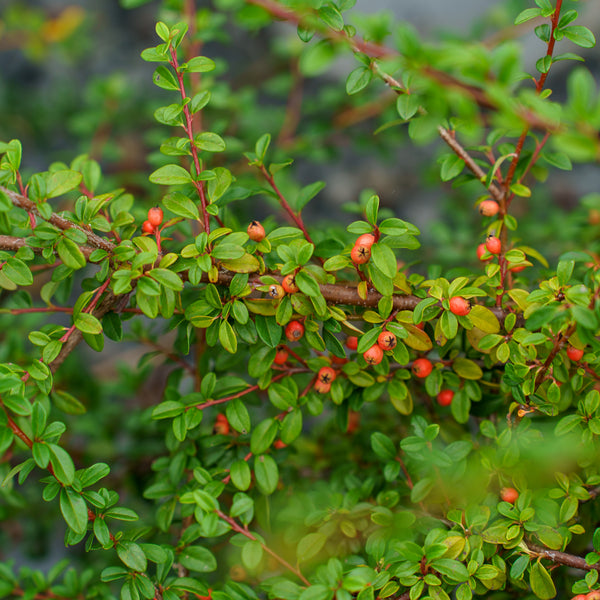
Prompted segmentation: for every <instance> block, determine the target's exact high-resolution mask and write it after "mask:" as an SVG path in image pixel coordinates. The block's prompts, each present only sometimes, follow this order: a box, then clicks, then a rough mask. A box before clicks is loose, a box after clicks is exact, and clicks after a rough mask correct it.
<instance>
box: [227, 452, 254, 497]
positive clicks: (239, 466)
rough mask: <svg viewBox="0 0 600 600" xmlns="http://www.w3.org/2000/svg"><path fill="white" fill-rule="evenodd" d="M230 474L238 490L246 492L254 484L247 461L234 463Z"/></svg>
mask: <svg viewBox="0 0 600 600" xmlns="http://www.w3.org/2000/svg"><path fill="white" fill-rule="evenodd" d="M229 474H230V475H231V483H233V485H235V487H236V488H237V489H238V490H242V492H245V491H246V490H247V489H248V488H249V487H250V484H251V483H252V472H251V471H250V466H249V465H248V463H247V462H246V461H245V460H242V459H240V460H236V461H235V462H234V463H232V465H231V468H230V470H229Z"/></svg>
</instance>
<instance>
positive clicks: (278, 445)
mask: <svg viewBox="0 0 600 600" xmlns="http://www.w3.org/2000/svg"><path fill="white" fill-rule="evenodd" d="M286 446H287V444H286V443H285V442H282V441H281V440H275V441H274V442H273V448H275V449H276V450H281V449H282V448H285V447H286Z"/></svg>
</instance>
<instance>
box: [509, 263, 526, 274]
mask: <svg viewBox="0 0 600 600" xmlns="http://www.w3.org/2000/svg"><path fill="white" fill-rule="evenodd" d="M526 268H527V265H516V266H515V267H511V268H510V269H509V271H510V272H511V273H520V272H521V271H523V270H524V269H526Z"/></svg>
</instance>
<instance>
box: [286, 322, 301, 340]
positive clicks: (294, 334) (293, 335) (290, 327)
mask: <svg viewBox="0 0 600 600" xmlns="http://www.w3.org/2000/svg"><path fill="white" fill-rule="evenodd" d="M303 335H304V325H302V323H300V321H290V322H289V323H288V324H287V325H286V326H285V337H286V338H287V339H288V340H289V341H290V342H297V341H298V340H299V339H300V338H301V337H302V336H303Z"/></svg>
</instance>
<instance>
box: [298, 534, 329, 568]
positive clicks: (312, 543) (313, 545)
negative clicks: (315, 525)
mask: <svg viewBox="0 0 600 600" xmlns="http://www.w3.org/2000/svg"><path fill="white" fill-rule="evenodd" d="M326 541H327V537H326V536H325V534H323V533H321V532H320V531H317V532H315V533H308V534H307V535H305V536H304V537H303V538H302V539H301V540H300V541H299V542H298V546H297V548H296V556H297V558H298V562H305V561H307V560H310V559H311V558H312V557H313V556H315V555H316V554H318V553H319V551H320V550H321V548H323V546H324V545H325V542H326Z"/></svg>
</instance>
